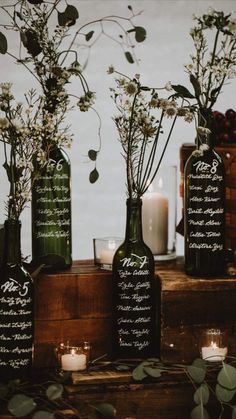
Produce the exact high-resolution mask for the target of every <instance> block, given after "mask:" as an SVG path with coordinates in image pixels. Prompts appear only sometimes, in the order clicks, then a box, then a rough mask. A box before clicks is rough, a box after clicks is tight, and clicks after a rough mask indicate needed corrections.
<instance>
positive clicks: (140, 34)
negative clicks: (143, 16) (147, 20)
mask: <svg viewBox="0 0 236 419" xmlns="http://www.w3.org/2000/svg"><path fill="white" fill-rule="evenodd" d="M134 29H135V39H136V41H137V42H143V41H145V39H146V36H147V32H146V29H144V28H143V27H142V26H135V28H134Z"/></svg>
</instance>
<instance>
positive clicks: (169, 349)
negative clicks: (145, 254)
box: [35, 258, 236, 366]
mask: <svg viewBox="0 0 236 419" xmlns="http://www.w3.org/2000/svg"><path fill="white" fill-rule="evenodd" d="M156 278H157V281H158V282H159V284H160V295H157V298H158V300H161V320H160V327H161V354H162V358H163V360H165V361H168V362H183V360H185V361H186V362H191V361H192V360H193V359H194V358H195V357H196V356H198V355H199V351H198V341H199V333H200V331H201V330H203V329H204V328H207V327H221V328H222V329H223V330H225V329H227V330H231V332H230V336H232V339H231V341H233V340H234V339H235V342H236V336H234V328H235V326H236V304H235V301H236V279H233V278H218V279H215V278H213V279H206V278H205V279H204V278H190V277H188V276H187V275H186V274H185V273H184V270H183V258H177V259H176V260H175V261H172V262H168V263H159V264H157V265H156ZM111 297H112V296H111V272H109V271H104V270H100V269H99V268H97V267H94V266H93V265H92V263H91V262H89V261H87V262H85V261H82V262H79V263H78V262H76V263H75V264H73V267H72V269H71V270H69V271H64V272H60V273H55V274H42V275H41V276H40V279H39V280H38V281H37V285H36V305H37V310H36V322H35V365H36V366H50V365H55V357H54V353H53V350H54V347H55V345H56V344H58V343H59V342H61V341H65V340H70V341H73V342H75V343H76V342H77V343H78V342H81V341H90V342H91V343H92V346H93V352H92V356H93V357H97V356H100V355H103V354H104V353H109V354H110V350H111V333H112V312H111ZM231 341H229V345H230V354H231V355H236V348H235V345H233V344H232V342H231Z"/></svg>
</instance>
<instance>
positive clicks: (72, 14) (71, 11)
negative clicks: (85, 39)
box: [57, 4, 79, 26]
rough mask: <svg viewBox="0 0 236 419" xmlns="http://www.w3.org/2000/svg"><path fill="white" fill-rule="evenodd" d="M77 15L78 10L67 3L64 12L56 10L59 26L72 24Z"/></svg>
mask: <svg viewBox="0 0 236 419" xmlns="http://www.w3.org/2000/svg"><path fill="white" fill-rule="evenodd" d="M78 17H79V12H78V10H77V9H76V7H75V6H71V5H69V4H68V5H67V7H66V9H65V11H64V12H58V14H57V18H58V23H59V25H60V26H66V25H68V26H72V25H74V24H75V22H76V20H77V19H78Z"/></svg>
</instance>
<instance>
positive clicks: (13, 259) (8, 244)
mask: <svg viewBox="0 0 236 419" xmlns="http://www.w3.org/2000/svg"><path fill="white" fill-rule="evenodd" d="M20 230H21V222H20V221H12V220H7V221H5V223H4V252H3V264H4V263H10V264H19V263H21V247H20Z"/></svg>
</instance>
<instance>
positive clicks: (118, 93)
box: [108, 66, 193, 198]
mask: <svg viewBox="0 0 236 419" xmlns="http://www.w3.org/2000/svg"><path fill="white" fill-rule="evenodd" d="M108 73H109V74H112V73H115V74H118V76H119V77H118V78H117V79H116V89H114V88H111V89H110V90H111V92H112V95H111V97H112V99H113V100H114V103H115V105H116V108H117V110H118V113H119V114H118V116H115V117H114V118H113V119H114V122H115V124H116V127H117V129H118V135H119V140H120V142H121V146H122V149H123V156H124V158H125V160H126V177H127V192H128V196H129V197H130V198H139V197H141V196H142V195H143V194H144V193H145V192H146V191H147V189H148V187H149V185H150V183H151V182H152V181H153V180H154V178H155V176H156V174H157V172H158V169H159V167H160V164H161V162H162V159H163V157H164V154H165V151H166V148H167V145H168V143H169V140H170V137H171V134H172V131H173V128H174V125H175V122H176V119H177V116H182V117H184V119H185V120H186V121H189V122H191V121H192V119H193V114H192V113H191V112H190V111H189V109H188V107H184V106H183V101H181V106H179V105H178V103H177V99H176V98H173V95H172V96H170V97H169V98H167V99H164V98H163V97H160V96H159V94H158V92H157V91H159V90H165V89H166V90H171V86H170V83H167V84H166V86H165V87H164V88H152V87H148V86H142V85H141V83H140V81H139V75H136V76H135V77H134V78H133V79H131V78H130V77H128V76H125V75H123V74H122V73H120V72H118V71H115V70H114V68H113V67H112V66H110V67H109V69H108ZM166 118H172V119H173V121H172V124H171V126H170V128H169V131H167V133H166V135H165V136H166V139H165V140H164V143H163V142H162V151H159V145H160V144H159V143H160V135H161V134H163V124H164V121H165V119H166ZM160 150H161V149H160Z"/></svg>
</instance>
